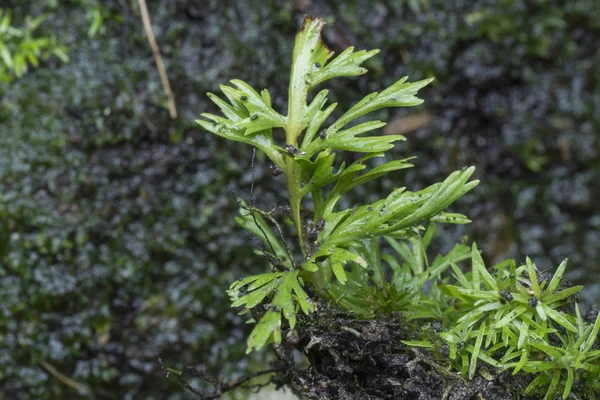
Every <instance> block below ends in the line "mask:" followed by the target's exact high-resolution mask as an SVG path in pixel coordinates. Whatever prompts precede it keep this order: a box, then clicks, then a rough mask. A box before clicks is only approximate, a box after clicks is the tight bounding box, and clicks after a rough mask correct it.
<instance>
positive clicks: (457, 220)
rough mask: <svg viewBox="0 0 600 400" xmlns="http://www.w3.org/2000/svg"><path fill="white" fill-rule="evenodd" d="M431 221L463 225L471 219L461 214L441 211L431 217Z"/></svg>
mask: <svg viewBox="0 0 600 400" xmlns="http://www.w3.org/2000/svg"><path fill="white" fill-rule="evenodd" d="M431 222H443V223H446V224H457V225H464V224H470V223H471V220H470V219H469V218H467V216H466V215H463V214H458V213H447V212H442V213H439V214H438V215H435V216H434V217H432V218H431Z"/></svg>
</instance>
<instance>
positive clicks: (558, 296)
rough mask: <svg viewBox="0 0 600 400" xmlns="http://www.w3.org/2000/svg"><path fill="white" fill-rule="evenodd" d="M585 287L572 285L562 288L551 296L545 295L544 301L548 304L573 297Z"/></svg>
mask: <svg viewBox="0 0 600 400" xmlns="http://www.w3.org/2000/svg"><path fill="white" fill-rule="evenodd" d="M581 289H583V286H571V287H570V288H568V289H565V290H561V291H560V292H556V293H553V294H551V295H549V296H543V297H542V301H543V302H544V303H546V304H548V305H551V304H553V303H556V302H557V301H559V300H562V299H565V298H567V297H571V296H573V295H574V294H576V293H578V292H580V291H581Z"/></svg>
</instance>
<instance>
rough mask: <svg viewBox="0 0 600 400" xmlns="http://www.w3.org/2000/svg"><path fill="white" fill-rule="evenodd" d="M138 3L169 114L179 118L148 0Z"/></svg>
mask: <svg viewBox="0 0 600 400" xmlns="http://www.w3.org/2000/svg"><path fill="white" fill-rule="evenodd" d="M138 5H139V6H140V11H141V12H142V22H143V23H144V30H145V31H146V36H147V37H148V42H149V43H150V47H151V48H152V54H154V61H155V62H156V68H157V69H158V73H159V74H160V81H161V82H162V86H163V91H164V92H165V95H166V96H167V101H168V104H169V114H170V115H171V118H172V119H175V118H177V108H176V107H175V95H174V94H173V90H171V84H170V83H169V77H168V76H167V70H166V69H165V65H164V63H163V60H162V56H161V55H160V49H159V48H158V43H156V38H155V37H154V33H153V32H152V24H151V23H150V14H149V13H148V6H147V5H146V0H138Z"/></svg>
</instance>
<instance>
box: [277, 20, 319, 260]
mask: <svg viewBox="0 0 600 400" xmlns="http://www.w3.org/2000/svg"><path fill="white" fill-rule="evenodd" d="M324 23H325V22H324V21H323V20H321V19H320V18H316V19H306V20H305V24H304V25H303V26H302V28H300V31H301V33H300V34H301V35H305V40H296V44H295V46H294V55H293V62H292V71H291V76H290V87H289V98H288V116H287V124H286V126H285V142H286V144H288V145H291V146H293V148H294V149H297V148H298V137H299V136H300V134H301V133H302V130H303V129H304V127H305V126H304V124H305V119H306V112H307V109H308V107H307V106H306V101H307V97H308V89H309V88H310V82H309V81H308V79H309V78H308V77H309V75H310V63H311V53H312V52H313V51H314V48H315V46H316V44H317V42H318V40H319V37H320V32H321V28H322V26H323V24H324ZM286 177H287V185H288V196H289V200H290V210H291V213H292V221H293V222H294V225H295V226H296V232H297V233H298V240H299V242H300V248H301V249H302V254H304V255H306V251H307V249H306V245H305V243H304V237H303V234H302V232H303V229H302V219H301V217H300V206H301V201H302V193H301V192H302V169H301V167H300V166H299V165H298V164H297V163H296V162H295V161H294V157H293V156H290V157H289V158H287V159H286Z"/></svg>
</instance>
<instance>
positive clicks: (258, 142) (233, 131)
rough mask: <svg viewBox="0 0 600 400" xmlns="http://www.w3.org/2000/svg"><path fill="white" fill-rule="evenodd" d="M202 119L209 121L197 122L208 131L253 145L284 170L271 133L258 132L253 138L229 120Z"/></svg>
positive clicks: (206, 116)
mask: <svg viewBox="0 0 600 400" xmlns="http://www.w3.org/2000/svg"><path fill="white" fill-rule="evenodd" d="M201 115H202V117H204V118H206V119H208V121H206V120H202V119H198V120H196V123H197V124H198V125H200V126H201V127H203V128H204V129H206V130H207V131H209V132H211V133H214V134H215V135H219V136H221V137H224V138H226V139H229V140H235V141H237V142H243V143H247V144H251V145H252V146H254V147H256V148H258V149H260V150H262V151H263V152H264V153H265V154H266V155H267V156H268V157H269V158H270V159H271V161H273V163H275V164H276V165H278V166H279V167H280V168H282V169H283V167H284V162H283V157H282V156H281V153H280V152H279V151H278V147H277V146H275V144H274V143H273V137H272V134H271V132H270V131H262V132H257V133H255V134H254V135H252V136H247V135H245V134H244V130H243V129H240V128H239V127H238V126H237V125H236V124H234V123H233V122H231V121H230V120H228V119H225V118H222V117H218V116H216V115H212V114H207V113H204V114H201Z"/></svg>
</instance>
